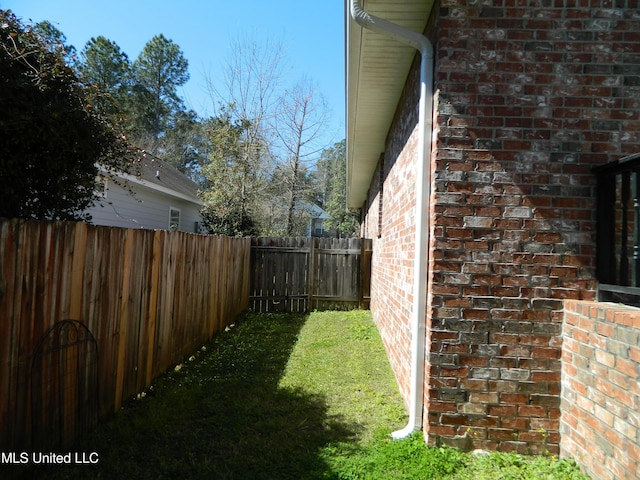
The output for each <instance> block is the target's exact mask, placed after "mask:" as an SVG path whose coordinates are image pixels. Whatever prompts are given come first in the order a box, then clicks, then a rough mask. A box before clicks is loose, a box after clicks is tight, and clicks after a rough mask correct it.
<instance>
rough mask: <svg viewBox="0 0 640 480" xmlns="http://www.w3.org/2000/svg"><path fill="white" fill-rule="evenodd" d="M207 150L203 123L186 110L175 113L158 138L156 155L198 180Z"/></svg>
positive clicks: (194, 114)
mask: <svg viewBox="0 0 640 480" xmlns="http://www.w3.org/2000/svg"><path fill="white" fill-rule="evenodd" d="M209 150H210V147H209V145H208V139H207V136H206V126H205V124H203V123H202V122H200V119H199V118H198V116H197V114H196V112H194V111H193V110H188V111H183V112H178V113H177V114H176V115H175V117H174V121H173V126H172V128H170V129H168V130H167V131H166V133H165V135H164V136H163V137H162V138H161V139H159V146H158V155H160V156H161V157H162V159H163V160H164V161H166V162H168V163H170V164H171V165H173V166H174V167H176V168H177V169H178V170H180V171H181V172H182V173H184V174H185V175H187V176H188V177H190V178H191V179H192V180H194V181H196V182H198V180H199V178H201V174H202V167H203V166H204V165H205V164H206V163H207V155H208V151H209Z"/></svg>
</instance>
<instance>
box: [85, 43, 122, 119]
mask: <svg viewBox="0 0 640 480" xmlns="http://www.w3.org/2000/svg"><path fill="white" fill-rule="evenodd" d="M78 69H79V71H80V73H81V74H82V79H83V81H84V83H85V84H87V85H89V86H91V87H93V88H92V90H91V92H92V93H91V99H92V105H93V106H94V107H95V108H97V109H98V111H99V112H100V113H103V114H107V115H110V116H111V118H118V117H119V116H121V115H122V114H123V113H124V112H125V111H126V104H127V97H128V95H129V87H130V83H131V64H130V62H129V57H127V54H126V53H124V52H123V51H122V50H121V49H120V47H119V46H118V45H117V44H116V43H115V42H113V41H111V40H109V39H107V38H105V37H102V36H99V37H97V38H91V40H89V41H88V42H87V44H86V45H85V46H84V48H83V50H82V54H81V61H80V63H79V66H78Z"/></svg>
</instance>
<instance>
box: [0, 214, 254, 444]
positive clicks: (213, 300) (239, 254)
mask: <svg viewBox="0 0 640 480" xmlns="http://www.w3.org/2000/svg"><path fill="white" fill-rule="evenodd" d="M249 254H250V240H249V239H230V238H223V237H214V236H201V235H193V234H188V233H185V232H165V231H150V230H126V229H121V228H110V227H95V226H90V225H86V224H82V223H73V222H36V221H24V220H0V259H1V263H0V392H1V395H0V451H23V450H25V451H28V449H29V446H30V442H31V403H32V402H31V401H30V397H29V396H30V370H31V363H32V361H33V354H34V351H35V349H36V346H37V344H38V342H39V341H40V339H41V338H42V337H43V335H44V334H45V333H46V332H47V331H48V330H49V329H50V328H51V327H52V326H53V325H54V324H56V323H57V322H59V321H61V320H64V319H66V318H72V319H74V320H81V321H82V322H83V323H84V325H85V326H86V327H87V328H88V329H89V331H90V332H91V333H92V334H93V336H94V337H95V339H96V343H97V349H98V369H97V375H98V379H99V389H98V395H99V398H98V405H97V408H98V409H99V414H100V416H104V415H105V414H107V413H109V412H111V411H113V410H114V409H115V408H117V406H118V405H120V403H121V402H122V401H123V400H124V399H126V398H128V397H130V396H132V395H134V394H136V393H138V392H139V391H140V390H142V389H144V388H146V387H148V386H149V385H150V383H151V381H152V379H153V378H155V377H156V376H157V375H159V374H161V373H163V372H165V371H166V370H167V369H168V368H169V367H171V366H172V365H174V364H175V363H178V362H180V361H181V360H182V359H183V358H184V357H185V356H187V355H188V354H190V353H191V352H193V350H195V349H196V348H197V347H199V346H200V345H201V344H202V343H205V342H206V341H207V340H209V339H210V338H211V337H212V336H213V335H214V334H215V333H217V332H218V331H220V330H222V329H224V327H225V326H226V325H228V324H229V323H231V322H232V321H233V319H234V318H235V316H236V315H237V314H238V313H239V312H240V311H242V310H244V309H246V308H247V307H248V294H249V274H250V271H249ZM58 386H59V385H58V384H56V383H55V381H54V380H52V381H51V384H50V385H44V386H43V387H42V390H43V391H45V392H51V395H53V394H55V388H57V387H58ZM70 407H71V408H70ZM66 408H70V410H71V411H73V410H74V406H73V405H67V407H66ZM66 421H67V422H71V423H69V425H72V424H73V422H74V421H75V420H74V419H68V420H66Z"/></svg>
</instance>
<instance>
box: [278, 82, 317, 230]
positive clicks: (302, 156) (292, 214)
mask: <svg viewBox="0 0 640 480" xmlns="http://www.w3.org/2000/svg"><path fill="white" fill-rule="evenodd" d="M327 123H328V109H327V104H326V101H325V99H324V97H323V96H322V95H321V94H319V93H318V92H317V91H316V90H315V88H314V86H313V84H312V83H311V82H310V81H309V80H308V79H303V80H301V81H300V82H298V83H297V84H296V85H295V86H294V87H293V88H292V89H291V90H289V91H286V92H285V94H284V95H283V97H282V98H281V100H280V102H279V105H278V108H277V110H276V115H275V117H274V131H275V133H276V137H277V139H278V146H279V151H280V163H279V165H278V168H277V170H276V176H275V178H274V180H275V183H276V185H278V188H279V190H280V191H281V193H282V195H283V197H284V200H285V202H284V204H285V213H286V222H285V226H284V230H285V234H286V235H288V236H290V235H293V234H294V233H299V232H296V230H297V229H296V213H297V212H298V213H301V212H304V208H302V205H301V204H302V203H303V202H304V201H305V200H310V199H311V197H312V190H313V185H312V180H311V175H310V171H311V169H312V167H314V166H315V162H316V161H317V160H318V157H319V154H320V152H322V150H323V149H324V148H325V146H326V145H324V144H322V143H321V141H322V137H323V133H324V131H325V130H326V128H327ZM303 216H304V215H303Z"/></svg>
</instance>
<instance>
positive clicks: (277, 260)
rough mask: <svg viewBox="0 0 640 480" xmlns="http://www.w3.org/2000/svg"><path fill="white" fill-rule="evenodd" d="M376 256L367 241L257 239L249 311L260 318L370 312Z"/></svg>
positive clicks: (252, 243)
mask: <svg viewBox="0 0 640 480" xmlns="http://www.w3.org/2000/svg"><path fill="white" fill-rule="evenodd" d="M371 252H372V242H371V240H370V239H364V238H310V237H306V238H272V237H260V238H253V239H252V240H251V294H250V306H251V308H252V309H253V310H254V311H256V312H307V311H309V310H330V309H346V308H353V307H359V306H360V307H364V308H366V307H368V304H369V294H370V292H369V291H370V288H369V287H370V282H369V280H370V276H371Z"/></svg>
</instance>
